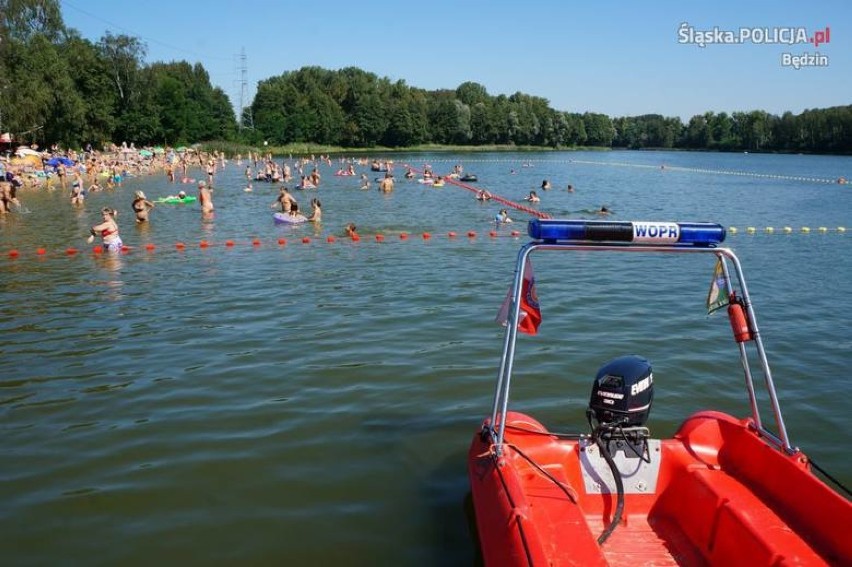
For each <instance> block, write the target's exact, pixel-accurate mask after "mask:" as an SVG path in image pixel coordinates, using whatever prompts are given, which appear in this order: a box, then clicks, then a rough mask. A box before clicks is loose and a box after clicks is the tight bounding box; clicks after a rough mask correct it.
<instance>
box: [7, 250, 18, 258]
mask: <svg viewBox="0 0 852 567" xmlns="http://www.w3.org/2000/svg"><path fill="white" fill-rule="evenodd" d="M9 257H10V258H17V257H18V251H17V250H9Z"/></svg>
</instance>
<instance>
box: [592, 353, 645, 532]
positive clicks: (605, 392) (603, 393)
mask: <svg viewBox="0 0 852 567" xmlns="http://www.w3.org/2000/svg"><path fill="white" fill-rule="evenodd" d="M653 399H654V374H653V372H652V371H651V363H649V362H648V361H647V360H645V359H644V358H642V357H641V356H636V355H635V354H631V355H627V356H620V357H618V358H615V359H613V360H610V361H609V362H607V363H606V364H604V365H603V366H602V367H601V368H600V370H598V374H597V376H595V383H594V385H593V386H592V395H591V399H590V400H589V409H588V410H586V415H587V417H588V419H589V426H590V427H591V428H592V434H591V436H590V440H591V442H593V443H594V444H595V445H597V446H598V447H599V448H600V454H601V457H603V459H604V460H605V461H606V466H608V467H609V469H610V471H611V473H612V477H613V480H614V481H615V486H616V493H617V495H618V499H617V504H616V508H615V513H614V514H613V518H612V521H611V522H610V524H609V526H607V528H606V529H605V530H604V531H603V533H602V534H601V535H600V536H599V537H598V544H601V545H602V544H603V543H604V542H605V541H606V540H607V538H608V537H609V536H610V534H612V532H613V530H615V528H616V526H617V525H618V523H619V522H620V521H621V515H622V513H623V511H624V492H625V490H624V482H623V478H622V476H623V475H622V472H621V471H620V470H619V468H618V466H617V465H616V462H615V460H616V459H618V460H619V462H622V463H625V464H628V468H629V469H630V470H631V471H632V472H633V475H634V477H642V476H643V474H644V473H643V471H644V470H645V469H643V464H645V463H647V464H649V465H650V464H651V462H652V460H651V452H650V450H649V448H648V443H649V441H648V439H649V437H650V432H649V431H648V428H647V427H645V422H646V421H647V420H648V415H649V414H650V412H651V402H652V401H653ZM619 453H620V455H619ZM629 463H634V464H629Z"/></svg>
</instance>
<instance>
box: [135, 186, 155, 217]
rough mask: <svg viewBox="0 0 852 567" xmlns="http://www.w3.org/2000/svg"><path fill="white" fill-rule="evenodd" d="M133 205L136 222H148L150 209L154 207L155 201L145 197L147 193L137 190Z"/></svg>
mask: <svg viewBox="0 0 852 567" xmlns="http://www.w3.org/2000/svg"><path fill="white" fill-rule="evenodd" d="M131 207H133V212H134V213H136V222H148V211H150V210H151V209H153V208H154V203H152V202H151V201H149V200H148V199H147V198H146V197H145V193H143V192H142V191H137V192H136V195H135V198H134V199H133V203H132V204H131Z"/></svg>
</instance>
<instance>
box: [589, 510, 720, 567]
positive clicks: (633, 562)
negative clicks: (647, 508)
mask: <svg viewBox="0 0 852 567" xmlns="http://www.w3.org/2000/svg"><path fill="white" fill-rule="evenodd" d="M586 520H587V522H588V524H589V526H590V527H591V529H592V533H594V534H600V533H602V532H603V530H604V529H605V528H606V526H605V525H604V523H603V522H602V521H601V518H600V516H597V515H596V516H588V517H587V518H586ZM659 527H660V526H657V528H658V529H659ZM667 527H669V528H670V529H666V530H665V532H666V538H665V539H664V538H663V537H661V536H660V534H659V533H658V531H657V530H655V529H654V528H653V527H651V525H650V524H649V523H648V518H647V516H645V515H638V514H637V515H631V516H628V517H627V518H626V519H622V523H621V524H620V525H619V526H618V527H617V528H616V529H615V531H614V532H612V534H611V535H610V537H609V538H608V539H607V541H606V542H604V544H603V546H602V547H601V550H602V551H603V554H604V557H605V558H606V561H607V563H608V564H609V565H610V567H622V566H623V567H636V566H637V565H643V566H646V565H647V566H651V565H653V566H658V567H669V566H674V565H694V566H696V567H701V566H704V565H707V562H706V561H704V559H703V557H702V556H701V553H699V551H698V550H697V549H695V547H693V546H692V544H691V543H690V542H689V539H688V538H687V537H686V536H685V535H684V534H683V532H681V531H680V530H678V529H677V527H676V526H673V525H672V526H667Z"/></svg>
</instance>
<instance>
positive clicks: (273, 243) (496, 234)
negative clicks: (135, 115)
mask: <svg viewBox="0 0 852 567" xmlns="http://www.w3.org/2000/svg"><path fill="white" fill-rule="evenodd" d="M726 230H727V232H728V234H729V235H731V236H736V235H739V234H746V235H756V234H764V235H776V234H777V235H790V236H795V235H799V236H804V235H810V234H823V235H828V234H834V235H844V234H846V227H843V226H838V227H833V228H830V227H826V226H818V227H815V228H812V227H808V226H802V227H796V228H794V227H791V226H782V227H773V226H765V227H760V228H758V227H754V226H747V227H745V228H742V229H741V228H739V227H735V226H730V227H727V229H726ZM525 236H526V235H525V234H524V233H523V232H522V231H520V230H512V231H510V232H504V231H498V230H493V229H492V230H489V231H487V232H483V233H479V232H477V231H475V230H468V231H453V230H451V231H449V232H446V233H440V234H438V233H435V234H433V233H431V232H422V233H410V232H401V233H397V234H394V235H385V234H382V233H377V234H373V235H353V236H351V237H350V236H334V235H326V236H320V237H310V236H302V237H299V236H296V237H293V238H290V239H287V238H277V239H268V240H263V239H260V238H257V237H254V238H248V239H242V240H233V239H227V240H216V241H213V240H200V241H198V242H193V243H189V242H182V241H178V242H174V243H171V244H165V245H162V244H161V245H157V244H153V243H150V242H149V243H146V244H140V245H138V246H124V247H122V249H121V251H120V252H118V253H116V252H109V251H107V250H106V249H104V247H103V246H101V245H97V246H93V247H91V248H75V247H68V248H65V249H64V250H48V249H46V248H43V247H39V248H36V249H34V250H21V249H18V248H11V249H9V250H7V251H6V252H5V253H3V254H2V255H3V256H5V257H6V258H7V259H10V260H15V259H18V258H27V257H35V258H38V259H44V258H49V257H52V258H57V257H75V256H79V255H81V254H91V255H95V256H101V255H103V256H110V255H123V254H133V253H145V254H153V253H158V252H163V251H168V252H176V253H186V252H188V251H190V250H208V249H219V250H238V249H242V250H246V249H258V248H271V247H276V248H285V247H287V246H291V247H292V246H293V245H299V246H304V245H317V244H319V245H335V244H337V245H343V244H347V243H350V244H360V243H364V244H370V243H376V244H388V243H391V242H394V241H398V242H407V241H412V240H420V241H430V240H433V239H441V238H442V239H444V240H447V241H455V242H464V241H467V242H477V241H483V240H496V239H500V238H511V239H513V240H517V239H519V238H521V237H525Z"/></svg>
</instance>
